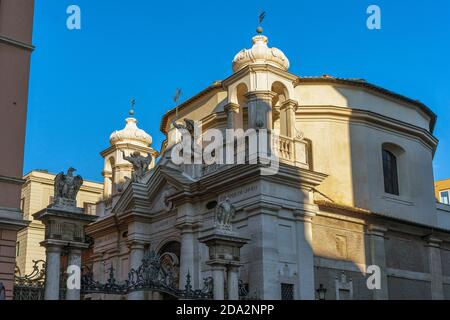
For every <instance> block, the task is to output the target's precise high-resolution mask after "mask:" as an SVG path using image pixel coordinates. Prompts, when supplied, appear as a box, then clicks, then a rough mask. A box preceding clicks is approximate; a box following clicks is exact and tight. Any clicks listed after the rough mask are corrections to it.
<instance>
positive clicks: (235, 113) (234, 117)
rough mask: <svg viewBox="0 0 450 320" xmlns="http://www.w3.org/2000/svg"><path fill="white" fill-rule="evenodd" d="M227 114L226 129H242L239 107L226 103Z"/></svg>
mask: <svg viewBox="0 0 450 320" xmlns="http://www.w3.org/2000/svg"><path fill="white" fill-rule="evenodd" d="M224 109H225V112H226V113H227V129H236V128H242V124H241V123H240V118H239V105H238V104H236V103H232V102H230V103H228V104H227V105H226V106H225V107H224Z"/></svg>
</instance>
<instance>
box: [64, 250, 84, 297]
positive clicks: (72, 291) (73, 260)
mask: <svg viewBox="0 0 450 320" xmlns="http://www.w3.org/2000/svg"><path fill="white" fill-rule="evenodd" d="M68 267H69V268H70V269H69V271H70V272H71V274H69V275H68V276H69V277H70V276H71V275H74V273H73V272H75V274H76V273H77V272H78V271H76V270H79V271H80V276H81V250H80V249H76V248H72V249H70V250H69V259H68ZM77 268H78V269H77ZM74 270H75V271H74ZM79 281H80V278H78V280H77V279H73V280H72V281H70V283H69V285H70V286H71V288H69V287H67V291H66V300H80V289H79V288H80V285H81V283H80V282H79Z"/></svg>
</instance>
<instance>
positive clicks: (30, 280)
mask: <svg viewBox="0 0 450 320" xmlns="http://www.w3.org/2000/svg"><path fill="white" fill-rule="evenodd" d="M45 266H46V264H45V261H43V260H37V261H33V271H32V272H31V273H30V274H29V275H25V276H22V275H21V274H20V271H19V270H18V269H17V268H16V274H15V281H14V290H13V299H14V300H44V292H45Z"/></svg>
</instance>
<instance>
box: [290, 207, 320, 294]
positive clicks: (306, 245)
mask: <svg viewBox="0 0 450 320" xmlns="http://www.w3.org/2000/svg"><path fill="white" fill-rule="evenodd" d="M295 215H296V216H297V217H298V220H297V223H296V229H297V230H296V231H297V245H298V250H297V268H298V275H297V287H298V298H299V299H300V300H314V299H315V290H316V288H315V285H314V252H313V249H312V218H313V217H314V214H312V213H305V212H302V211H297V212H296V213H295Z"/></svg>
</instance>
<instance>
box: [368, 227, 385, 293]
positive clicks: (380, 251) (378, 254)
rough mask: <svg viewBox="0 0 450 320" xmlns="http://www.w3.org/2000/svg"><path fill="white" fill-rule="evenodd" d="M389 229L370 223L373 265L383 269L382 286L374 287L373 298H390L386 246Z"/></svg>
mask: <svg viewBox="0 0 450 320" xmlns="http://www.w3.org/2000/svg"><path fill="white" fill-rule="evenodd" d="M386 231H387V229H386V228H384V227H382V226H377V225H370V226H369V232H370V233H369V235H370V255H371V260H372V265H376V266H378V267H379V268H380V271H381V275H380V276H381V288H380V289H379V290H377V289H374V290H372V291H373V298H374V300H388V299H389V293H388V282H387V274H386V250H385V247H384V234H385V233H386Z"/></svg>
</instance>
